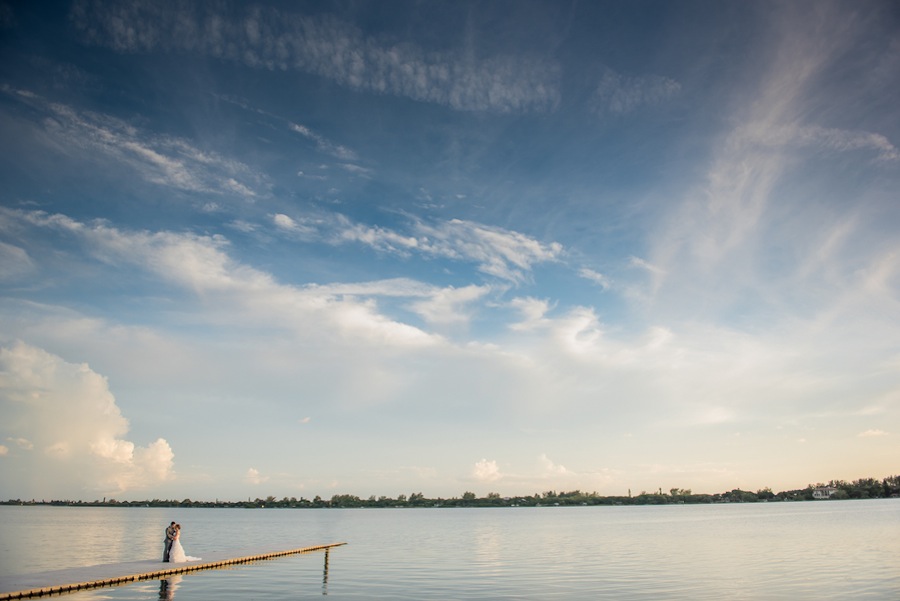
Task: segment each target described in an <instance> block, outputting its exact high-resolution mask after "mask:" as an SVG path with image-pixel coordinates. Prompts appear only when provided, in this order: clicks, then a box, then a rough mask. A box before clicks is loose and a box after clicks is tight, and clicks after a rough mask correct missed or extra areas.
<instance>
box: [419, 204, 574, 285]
mask: <svg viewBox="0 0 900 601" xmlns="http://www.w3.org/2000/svg"><path fill="white" fill-rule="evenodd" d="M417 231H418V232H419V236H420V240H421V243H420V247H421V248H422V249H423V251H424V252H427V253H430V254H434V255H437V256H442V257H446V258H450V259H456V260H467V261H473V262H475V263H476V264H477V265H478V269H479V271H481V272H483V273H486V274H488V275H491V276H494V277H497V278H500V279H502V280H507V281H510V282H514V283H518V282H523V281H525V280H526V279H528V277H529V275H528V273H529V272H530V270H531V268H532V267H533V266H534V265H536V264H539V263H545V262H553V261H558V260H559V259H560V258H561V257H562V254H563V247H562V245H561V244H559V243H557V242H551V243H549V244H544V243H542V242H540V241H538V240H535V239H533V238H530V237H528V236H526V235H525V234H521V233H519V232H513V231H510V230H505V229H503V228H499V227H491V226H487V225H482V224H479V223H474V222H471V221H465V220H461V219H452V220H450V221H446V222H444V223H441V224H438V225H435V226H431V225H426V224H424V223H418V224H417Z"/></svg>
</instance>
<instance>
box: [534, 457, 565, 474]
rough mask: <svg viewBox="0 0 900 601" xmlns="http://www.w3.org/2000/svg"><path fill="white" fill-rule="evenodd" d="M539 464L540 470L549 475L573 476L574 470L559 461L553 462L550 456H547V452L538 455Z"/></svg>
mask: <svg viewBox="0 0 900 601" xmlns="http://www.w3.org/2000/svg"><path fill="white" fill-rule="evenodd" d="M538 466H539V469H540V472H541V473H542V474H544V475H548V476H571V475H573V474H572V472H570V471H569V470H567V469H566V467H565V466H563V465H559V464H557V463H553V461H551V460H550V458H549V457H547V454H546V453H543V454H541V456H540V457H538Z"/></svg>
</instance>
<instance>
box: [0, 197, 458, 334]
mask: <svg viewBox="0 0 900 601" xmlns="http://www.w3.org/2000/svg"><path fill="white" fill-rule="evenodd" d="M0 212H4V213H5V215H6V216H7V217H10V218H13V219H20V220H22V221H24V222H27V223H30V224H32V225H35V226H39V227H43V228H48V229H54V230H59V231H63V232H67V233H69V234H71V235H75V236H77V237H78V238H79V239H80V240H82V241H83V242H84V243H85V246H86V247H87V248H88V249H89V250H90V252H91V253H92V254H93V255H94V256H95V257H96V258H98V259H100V260H102V261H104V262H106V263H108V264H110V265H131V266H138V267H140V268H142V269H144V270H146V271H147V272H149V273H152V274H154V275H156V276H157V277H158V278H160V280H161V281H163V282H167V283H169V284H171V285H175V286H177V287H180V288H182V289H184V290H186V291H189V292H193V293H194V294H197V295H201V296H202V295H207V294H212V293H215V294H216V295H217V297H218V304H217V306H218V307H219V308H220V310H221V311H225V312H227V311H230V310H235V309H240V310H242V311H245V312H247V313H246V314H247V315H248V318H252V319H254V320H256V323H257V324H268V325H271V324H273V323H277V324H278V325H279V326H280V327H282V328H284V327H293V328H296V330H297V331H303V332H305V333H306V335H310V334H311V332H320V333H321V335H322V336H329V337H331V336H334V335H335V334H338V335H342V336H343V335H347V336H349V337H355V340H356V343H357V344H372V343H375V344H384V345H387V346H389V347H390V346H399V347H405V346H414V347H418V348H421V347H425V346H430V345H434V344H436V343H439V342H440V338H439V337H436V336H432V335H429V334H427V333H425V332H424V331H422V330H420V329H418V328H416V327H413V326H410V325H407V324H404V323H401V322H398V321H394V320H392V319H389V318H387V317H386V316H385V315H383V314H381V313H380V312H379V311H378V310H377V307H376V305H375V304H374V303H373V302H371V301H369V300H362V301H358V300H355V299H353V298H352V297H339V298H338V297H335V296H334V295H332V294H331V293H330V292H329V291H328V289H327V288H320V287H308V288H299V287H295V286H286V285H281V284H278V283H277V282H276V281H275V280H274V278H273V277H272V276H271V275H270V274H268V273H265V272H262V271H259V270H256V269H254V268H252V267H249V266H246V265H243V264H241V263H240V262H238V261H235V260H234V259H232V258H231V256H230V255H229V254H228V252H227V250H228V247H229V244H228V242H227V240H225V239H224V238H223V237H221V236H198V235H195V234H178V233H173V232H157V233H151V232H144V231H139V232H134V231H127V230H119V229H116V228H113V227H110V226H108V225H107V224H105V223H103V222H93V223H90V224H84V223H81V222H78V221H75V220H73V219H70V218H68V217H65V216H63V215H48V214H46V213H43V212H40V211H37V212H22V211H14V210H6V209H0ZM223 319H224V320H226V321H228V320H229V318H223Z"/></svg>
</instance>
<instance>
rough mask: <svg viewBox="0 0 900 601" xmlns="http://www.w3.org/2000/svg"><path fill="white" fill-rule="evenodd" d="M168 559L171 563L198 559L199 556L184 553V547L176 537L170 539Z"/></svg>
mask: <svg viewBox="0 0 900 601" xmlns="http://www.w3.org/2000/svg"><path fill="white" fill-rule="evenodd" d="M169 561H171V562H172V563H184V562H186V561H200V558H199V557H191V556H190V555H186V554H185V552H184V547H182V546H181V539H180V538H176V539H175V540H174V541H172V550H171V551H170V552H169Z"/></svg>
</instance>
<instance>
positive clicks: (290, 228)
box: [272, 213, 316, 236]
mask: <svg viewBox="0 0 900 601" xmlns="http://www.w3.org/2000/svg"><path fill="white" fill-rule="evenodd" d="M272 222H273V223H274V224H275V227H277V228H278V229H280V230H283V231H285V232H291V233H294V234H301V235H304V236H312V235H314V234H315V233H316V229H315V228H314V227H312V226H310V225H307V224H305V223H300V222H298V221H296V220H295V219H294V218H292V217H290V216H289V215H285V214H284V213H276V214H275V215H273V216H272Z"/></svg>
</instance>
